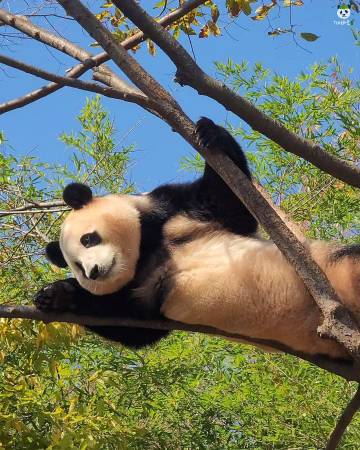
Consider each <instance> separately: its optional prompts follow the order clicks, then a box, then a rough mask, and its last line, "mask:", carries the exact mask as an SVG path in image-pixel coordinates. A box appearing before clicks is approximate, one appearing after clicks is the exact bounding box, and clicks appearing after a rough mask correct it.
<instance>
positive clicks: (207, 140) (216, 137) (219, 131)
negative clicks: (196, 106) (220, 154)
mask: <svg viewBox="0 0 360 450" xmlns="http://www.w3.org/2000/svg"><path fill="white" fill-rule="evenodd" d="M224 132H225V133H226V131H225V130H224V129H223V128H222V127H220V126H218V125H216V124H215V123H214V122H213V121H212V120H210V119H208V118H207V117H202V118H201V119H199V120H198V121H197V122H196V134H197V137H198V140H199V144H200V145H201V146H202V147H204V148H211V147H215V146H219V145H221V143H222V140H223V139H224Z"/></svg>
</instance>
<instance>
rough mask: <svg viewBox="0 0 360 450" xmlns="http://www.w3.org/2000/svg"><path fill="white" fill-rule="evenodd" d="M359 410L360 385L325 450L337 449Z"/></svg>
mask: <svg viewBox="0 0 360 450" xmlns="http://www.w3.org/2000/svg"><path fill="white" fill-rule="evenodd" d="M359 409H360V385H359V386H358V389H357V391H356V393H355V395H354V397H353V399H352V400H351V401H350V402H349V403H348V405H347V406H346V408H345V410H344V412H343V413H342V415H341V417H340V419H339V421H338V423H337V424H336V427H335V429H334V431H333V432H332V433H331V436H330V439H329V441H328V443H327V445H326V449H325V450H336V449H337V447H338V445H339V443H340V441H341V438H342V437H343V435H344V433H345V431H346V428H347V426H348V425H350V422H351V421H352V419H353V417H354V415H355V414H356V413H357V411H359Z"/></svg>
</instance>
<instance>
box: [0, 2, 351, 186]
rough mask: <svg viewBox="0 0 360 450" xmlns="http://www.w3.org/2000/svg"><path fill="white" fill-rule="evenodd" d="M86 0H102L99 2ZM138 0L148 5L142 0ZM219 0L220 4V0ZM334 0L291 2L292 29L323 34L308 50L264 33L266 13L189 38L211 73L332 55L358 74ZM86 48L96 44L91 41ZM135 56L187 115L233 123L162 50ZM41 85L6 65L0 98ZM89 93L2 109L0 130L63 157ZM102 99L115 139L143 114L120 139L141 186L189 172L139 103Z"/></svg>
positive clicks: (294, 70)
mask: <svg viewBox="0 0 360 450" xmlns="http://www.w3.org/2000/svg"><path fill="white" fill-rule="evenodd" d="M89 3H90V4H93V5H94V4H100V2H95V3H94V2H89ZM142 3H143V4H146V2H145V1H144V2H142ZM218 3H219V4H222V0H219V2H218ZM9 4H10V5H11V8H12V10H13V11H14V12H18V11H19V10H20V9H21V8H22V7H24V1H23V0H12V1H4V2H3V3H2V6H3V7H5V8H7V7H8V5H9ZM337 4H338V2H337V1H334V0H313V1H310V0H305V7H301V8H293V23H294V24H296V25H298V27H297V28H296V29H298V30H299V31H301V32H313V33H315V34H317V35H319V36H320V39H318V40H317V41H316V42H313V43H307V42H305V41H301V40H300V41H301V43H302V45H303V46H304V47H306V48H307V50H309V52H306V51H304V50H302V49H301V48H299V47H298V46H296V45H295V43H294V42H293V40H292V39H291V37H290V36H289V35H284V36H280V37H277V38H269V37H268V36H267V31H268V23H267V21H266V20H265V21H263V22H254V21H252V20H251V19H249V18H248V17H246V16H244V15H243V16H241V17H239V18H238V19H237V20H236V21H235V23H232V24H230V25H228V26H227V27H226V28H227V32H223V36H222V37H221V38H209V39H197V38H196V37H194V38H192V44H193V48H194V52H195V54H196V58H197V61H198V63H199V64H200V65H201V67H202V68H203V69H205V70H206V71H208V72H209V73H210V74H213V75H214V74H215V68H214V65H213V62H214V61H221V62H225V61H226V60H227V59H228V58H231V59H233V60H234V61H235V62H239V61H241V60H247V61H249V62H250V63H254V62H257V61H260V62H262V63H263V65H264V66H265V67H268V68H270V69H273V70H275V71H276V72H278V73H280V74H284V75H288V76H290V77H293V76H295V75H297V74H298V73H299V72H300V71H303V70H307V68H308V67H309V66H311V65H312V64H313V63H314V62H326V61H327V60H328V59H329V57H331V56H334V55H336V56H337V57H338V59H339V62H340V63H341V64H342V65H343V66H344V67H345V68H349V67H352V68H353V69H354V76H355V77H356V78H359V72H360V48H359V47H356V46H355V43H354V39H353V37H352V35H351V32H350V27H348V26H339V25H336V24H335V23H334V21H336V20H338V18H337V15H336V8H337ZM282 11H283V12H282V16H281V17H279V18H277V17H274V16H272V24H273V26H274V27H277V26H282V27H285V26H286V25H287V16H286V14H287V11H288V10H286V11H285V10H282ZM353 17H354V18H355V24H356V25H357V28H360V15H357V14H353ZM224 19H225V17H224ZM229 22H230V20H229ZM223 25H224V23H223ZM57 29H58V30H61V31H62V33H63V34H64V36H68V33H71V36H72V39H73V40H74V41H75V42H77V43H79V44H80V45H82V46H83V47H85V48H87V49H89V44H90V43H91V42H92V40H91V38H89V37H88V36H87V35H86V34H85V33H84V32H83V31H81V30H80V29H79V28H78V26H76V24H74V23H72V22H70V21H62V20H59V21H58V22H57ZM183 44H184V45H185V46H186V47H187V48H188V49H189V42H188V40H187V39H183ZM90 50H92V51H94V49H91V48H90ZM95 50H96V49H95ZM1 51H2V52H7V53H8V54H9V55H10V56H12V57H13V58H17V59H21V60H24V61H27V62H29V63H31V64H34V65H39V66H41V67H43V68H45V69H47V70H51V71H54V72H57V73H59V74H63V73H64V70H65V69H67V68H68V67H71V66H72V65H73V63H72V62H71V60H70V59H69V58H67V57H65V56H63V55H62V54H59V53H58V52H57V51H55V50H52V49H50V50H48V49H46V48H45V47H44V46H43V45H42V44H39V43H37V42H33V41H31V40H22V41H17V43H16V45H15V46H11V47H10V49H9V50H6V49H3V48H2V49H1ZM94 52H96V51H94ZM135 56H136V57H137V58H138V60H139V61H140V62H141V63H142V64H143V65H144V66H145V67H146V68H147V69H148V70H149V71H150V72H151V73H152V74H153V75H154V76H155V77H156V78H157V79H158V80H159V81H160V82H161V83H163V85H164V86H165V87H166V88H167V89H168V90H169V91H171V92H172V93H173V94H174V95H175V96H176V98H177V99H178V101H179V102H180V104H181V105H182V107H183V109H184V110H185V112H186V113H187V114H188V115H189V116H190V117H191V118H192V119H194V120H196V119H197V118H198V117H199V116H202V115H206V116H209V117H211V118H212V119H213V120H215V121H217V122H219V123H223V122H224V121H225V120H226V119H230V120H231V122H232V123H233V124H234V125H236V124H237V123H238V121H239V119H237V118H236V117H230V116H229V115H228V114H227V113H226V111H225V110H224V108H223V107H220V106H219V105H217V104H216V103H215V102H214V101H212V100H210V99H206V98H203V97H201V96H198V95H197V94H196V93H195V91H193V90H192V89H190V88H181V87H179V86H178V85H176V84H175V83H174V82H173V76H174V73H175V69H174V66H173V65H172V63H171V62H169V61H168V60H167V59H166V58H165V57H164V56H162V55H161V52H158V55H157V56H156V57H155V58H154V57H151V56H149V55H148V54H147V51H146V50H145V49H143V50H141V51H139V52H138V53H137V54H136V55H135ZM43 84H44V82H43V81H42V80H39V79H37V78H35V77H32V76H30V75H26V74H22V73H21V72H18V71H15V70H10V69H8V68H6V69H5V72H3V71H0V102H3V101H5V100H9V99H12V98H16V97H18V96H20V95H23V94H25V93H26V92H28V91H30V90H32V89H35V88H37V87H39V86H42V85H43ZM45 84H46V83H45ZM87 95H88V94H87V93H84V92H82V91H76V90H74V89H71V88H65V89H62V90H60V91H59V92H57V93H55V94H52V95H51V96H48V97H46V98H44V99H42V100H40V101H38V102H36V103H33V104H31V105H28V106H26V107H24V108H22V109H18V110H15V111H11V112H9V113H7V114H5V115H2V116H0V130H2V131H4V132H5V134H6V137H7V138H8V140H9V141H10V144H11V145H12V146H13V147H14V148H16V150H17V152H18V153H19V154H28V153H31V154H32V155H35V156H39V157H40V158H41V159H42V160H47V161H58V162H61V161H65V160H66V158H67V157H68V155H69V152H68V151H65V148H64V146H63V144H62V143H61V142H60V141H59V140H58V136H59V134H60V133H61V132H63V131H66V132H69V131H72V130H76V129H78V124H77V122H76V119H75V118H76V115H77V114H78V113H79V111H80V109H81V107H82V106H83V104H84V102H85V97H86V96H87ZM103 104H104V105H105V107H106V108H107V109H108V110H109V111H110V112H111V115H112V117H113V118H114V120H115V124H116V128H117V138H118V139H119V140H120V139H121V137H122V136H123V135H124V134H126V133H127V131H128V130H129V129H131V128H132V127H133V126H134V125H135V124H136V123H137V122H138V121H139V120H140V121H141V124H140V125H139V126H137V127H136V129H135V130H134V131H133V132H131V133H130V134H129V135H128V137H127V138H126V139H125V141H124V143H126V144H129V143H134V144H135V145H136V147H137V151H136V152H135V153H134V157H133V158H134V162H133V165H132V168H131V178H132V180H133V181H135V183H136V186H137V188H138V190H140V191H141V190H143V191H147V190H150V189H151V188H153V187H154V186H156V185H158V184H159V183H163V182H168V181H181V180H184V179H187V178H189V176H190V175H189V174H186V173H184V172H181V171H180V170H179V159H180V157H181V156H182V155H186V154H189V151H190V149H189V147H188V146H187V144H186V143H185V142H184V141H183V140H182V139H181V138H180V137H179V136H177V135H176V134H175V133H173V132H171V130H170V129H169V128H168V127H167V126H166V125H165V124H163V123H162V122H161V121H160V120H158V119H156V118H155V117H153V116H151V115H150V114H148V113H147V112H145V111H143V110H142V109H140V108H139V107H137V106H134V105H131V104H129V103H124V102H121V101H116V100H111V99H104V100H103Z"/></svg>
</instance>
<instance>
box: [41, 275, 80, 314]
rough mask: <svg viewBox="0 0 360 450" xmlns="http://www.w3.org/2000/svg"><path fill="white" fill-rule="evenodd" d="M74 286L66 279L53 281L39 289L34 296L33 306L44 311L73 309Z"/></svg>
mask: <svg viewBox="0 0 360 450" xmlns="http://www.w3.org/2000/svg"><path fill="white" fill-rule="evenodd" d="M75 296H76V287H75V286H74V285H73V284H72V283H70V282H69V281H67V280H60V281H55V282H54V283H51V284H49V285H47V286H45V287H44V288H43V289H41V290H40V291H39V292H38V293H37V294H36V295H35V298H34V304H35V306H36V307H37V308H38V309H40V310H41V311H44V312H64V311H72V310H74V309H75V305H76V303H75Z"/></svg>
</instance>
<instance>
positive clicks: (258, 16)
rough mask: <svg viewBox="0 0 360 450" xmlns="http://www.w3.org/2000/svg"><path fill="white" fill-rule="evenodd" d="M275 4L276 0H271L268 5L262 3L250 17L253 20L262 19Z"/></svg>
mask: <svg viewBox="0 0 360 450" xmlns="http://www.w3.org/2000/svg"><path fill="white" fill-rule="evenodd" d="M275 5H276V0H272V2H271V3H269V4H268V5H262V6H260V7H259V8H257V10H256V11H255V14H256V15H255V16H252V17H251V18H252V19H253V20H263V19H265V17H266V16H267V15H268V14H269V11H270V10H271V9H272V8H273V7H274V6H275Z"/></svg>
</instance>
